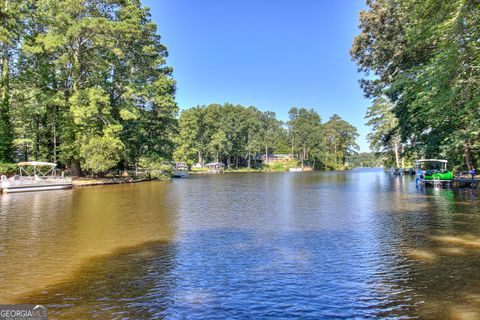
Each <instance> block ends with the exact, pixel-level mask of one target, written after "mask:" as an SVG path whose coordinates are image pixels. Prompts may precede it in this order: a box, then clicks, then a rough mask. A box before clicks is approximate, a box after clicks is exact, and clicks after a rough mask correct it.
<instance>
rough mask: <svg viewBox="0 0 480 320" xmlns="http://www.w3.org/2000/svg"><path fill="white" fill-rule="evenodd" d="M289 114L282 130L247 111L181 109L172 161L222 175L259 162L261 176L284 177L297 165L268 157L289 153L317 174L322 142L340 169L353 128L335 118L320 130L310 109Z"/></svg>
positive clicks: (269, 117) (267, 115)
mask: <svg viewBox="0 0 480 320" xmlns="http://www.w3.org/2000/svg"><path fill="white" fill-rule="evenodd" d="M289 114H290V121H289V122H288V129H287V128H286V127H285V125H284V124H283V123H282V122H281V121H279V120H278V119H276V116H275V113H273V112H270V111H265V112H262V111H259V110H258V109H257V108H255V107H252V106H251V107H243V106H241V105H232V104H229V103H226V104H224V105H219V104H210V105H208V106H197V107H195V108H191V109H187V110H185V111H183V112H182V113H181V114H180V118H179V135H178V137H177V139H176V140H177V149H176V151H175V159H177V160H179V161H186V162H188V163H190V164H193V163H195V162H199V163H205V162H210V161H215V162H218V161H221V162H225V163H226V164H227V170H228V169H230V168H231V167H232V164H234V165H235V170H237V169H238V167H239V166H240V165H243V166H246V167H247V168H251V167H255V165H256V164H257V159H258V158H259V157H260V156H261V157H262V158H263V159H262V165H264V167H263V170H270V171H272V170H273V171H286V170H288V169H289V168H290V167H294V166H297V165H298V161H297V160H293V161H291V163H277V162H271V161H270V159H269V157H271V154H273V153H285V154H286V153H292V154H293V156H294V157H295V158H296V159H299V160H300V162H302V163H304V162H306V163H307V164H309V165H312V166H314V167H315V166H316V167H318V168H322V167H324V161H325V156H326V155H327V157H328V156H329V155H328V152H329V151H328V150H327V149H326V148H325V146H326V142H327V141H326V137H327V138H328V139H330V140H329V141H334V142H335V143H336V146H337V150H338V154H337V155H336V156H334V157H333V160H332V161H333V163H334V164H336V163H337V161H338V162H341V163H342V165H343V163H344V162H345V159H346V157H347V156H348V155H350V154H352V153H354V152H355V150H356V148H357V145H356V143H355V139H356V137H357V136H358V134H357V131H356V128H354V127H353V126H352V125H350V124H349V123H347V122H346V121H344V120H342V119H341V118H340V117H339V116H337V115H335V116H334V117H333V119H334V120H332V121H336V122H335V123H331V124H330V123H329V125H327V124H325V125H322V123H321V119H320V116H319V115H318V113H317V112H316V111H315V110H313V109H311V110H307V109H304V108H300V109H298V108H292V109H291V110H290V113H289ZM329 126H330V127H335V130H333V131H332V134H333V133H334V134H336V135H337V137H335V138H333V137H330V136H329V135H325V130H324V128H329ZM265 165H267V166H265Z"/></svg>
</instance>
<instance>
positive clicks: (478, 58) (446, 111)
mask: <svg viewBox="0 0 480 320" xmlns="http://www.w3.org/2000/svg"><path fill="white" fill-rule="evenodd" d="M367 5H368V9H367V10H365V11H363V12H361V13H360V30H361V33H360V34H359V35H358V36H357V37H356V38H355V40H354V42H353V45H352V48H351V56H352V59H353V60H355V61H356V62H357V64H358V66H359V70H360V71H362V72H364V73H365V75H366V77H365V79H363V80H361V82H360V84H361V87H362V89H363V91H364V93H365V96H366V97H368V98H370V99H372V101H373V103H372V105H371V106H370V107H369V109H368V111H367V114H366V119H367V121H368V123H367V124H368V125H370V126H372V132H371V133H370V134H369V135H368V140H369V142H370V149H371V150H374V151H376V152H377V153H378V154H380V155H382V156H383V157H384V159H385V162H386V164H391V165H393V164H394V165H395V166H397V167H401V166H402V162H403V161H404V160H406V161H409V160H410V161H411V160H413V159H415V158H446V159H448V160H449V161H450V163H453V165H454V166H455V167H457V168H459V169H460V168H461V167H463V166H464V165H466V167H467V168H468V169H471V168H474V167H477V166H478V165H480V130H479V128H480V4H479V2H478V1H463V0H441V1H440V0H437V1H415V0H376V1H367Z"/></svg>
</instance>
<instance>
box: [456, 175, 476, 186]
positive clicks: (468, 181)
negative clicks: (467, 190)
mask: <svg viewBox="0 0 480 320" xmlns="http://www.w3.org/2000/svg"><path fill="white" fill-rule="evenodd" d="M453 183H454V184H455V185H456V186H457V187H471V188H476V187H478V186H479V185H480V178H477V177H475V178H473V179H472V178H466V177H464V178H455V179H453Z"/></svg>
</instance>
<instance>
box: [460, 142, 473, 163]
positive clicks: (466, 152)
mask: <svg viewBox="0 0 480 320" xmlns="http://www.w3.org/2000/svg"><path fill="white" fill-rule="evenodd" d="M463 154H464V156H465V162H466V163H467V168H468V170H472V169H474V168H475V166H474V164H473V160H472V149H471V147H470V142H467V143H466V144H465V149H464V151H463Z"/></svg>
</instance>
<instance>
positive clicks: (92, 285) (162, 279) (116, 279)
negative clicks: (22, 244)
mask: <svg viewBox="0 0 480 320" xmlns="http://www.w3.org/2000/svg"><path fill="white" fill-rule="evenodd" d="M174 251H175V250H174V246H173V245H171V244H169V243H168V242H165V241H152V242H148V243H145V244H141V245H137V246H133V247H125V248H120V249H117V250H116V251H115V252H114V253H112V254H108V255H103V256H99V257H95V258H91V259H89V260H87V261H86V262H85V263H84V264H83V265H82V266H81V267H80V268H79V269H78V270H77V271H75V272H74V273H73V274H72V275H71V276H70V277H69V278H67V279H64V280H63V281H61V282H59V283H57V284H53V285H49V286H47V287H45V288H42V289H39V290H35V291H32V292H30V293H27V294H26V295H24V296H23V297H22V298H17V299H16V300H14V302H15V303H25V304H42V305H48V307H49V316H51V317H52V318H55V319H91V318H105V319H111V318H136V319H149V318H159V317H160V318H161V317H162V315H163V312H164V311H165V309H166V308H167V305H168V299H163V298H164V297H168V296H171V290H172V287H173V286H174V279H173V278H172V277H169V274H170V272H171V270H172V268H174V265H173V264H174V262H173V261H174V259H173V257H174V255H175V252H174ZM154 297H162V299H154Z"/></svg>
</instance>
